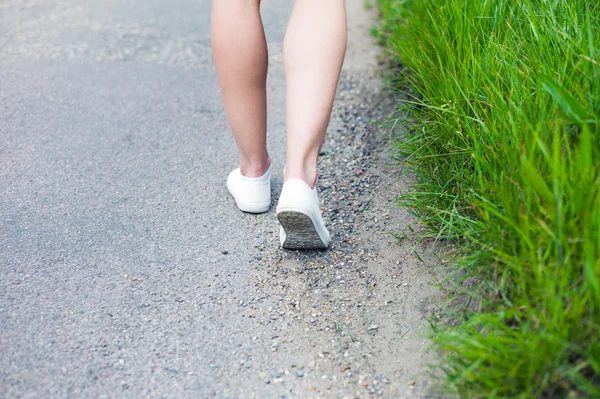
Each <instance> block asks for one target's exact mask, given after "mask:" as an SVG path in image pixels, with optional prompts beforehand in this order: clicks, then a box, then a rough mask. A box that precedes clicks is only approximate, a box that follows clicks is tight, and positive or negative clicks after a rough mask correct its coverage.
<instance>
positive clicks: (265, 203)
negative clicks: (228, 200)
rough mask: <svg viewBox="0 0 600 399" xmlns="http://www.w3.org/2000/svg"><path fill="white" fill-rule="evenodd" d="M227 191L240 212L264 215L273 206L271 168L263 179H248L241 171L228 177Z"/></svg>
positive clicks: (238, 170)
mask: <svg viewBox="0 0 600 399" xmlns="http://www.w3.org/2000/svg"><path fill="white" fill-rule="evenodd" d="M227 189H228V190H229V193H230V194H231V195H232V196H233V199H235V203H236V204H237V207H238V208H240V210H242V211H244V212H249V213H263V212H266V211H268V210H269V206H271V168H269V170H267V173H265V174H264V175H262V176H261V177H256V178H252V177H246V176H244V175H242V173H241V172H240V169H239V168H238V169H236V170H234V171H232V172H231V173H230V174H229V176H227Z"/></svg>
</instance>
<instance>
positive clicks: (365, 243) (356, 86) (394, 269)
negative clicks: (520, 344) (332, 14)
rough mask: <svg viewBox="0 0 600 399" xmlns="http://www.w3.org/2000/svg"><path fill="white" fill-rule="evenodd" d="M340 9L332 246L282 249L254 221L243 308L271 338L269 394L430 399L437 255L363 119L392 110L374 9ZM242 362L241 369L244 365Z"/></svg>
mask: <svg viewBox="0 0 600 399" xmlns="http://www.w3.org/2000/svg"><path fill="white" fill-rule="evenodd" d="M348 14H349V45H348V54H347V58H346V62H345V67H344V72H343V76H342V78H341V81H340V84H339V90H338V97H337V101H336V107H335V110H334V114H333V117H332V123H331V126H330V129H329V132H328V136H327V138H326V143H325V144H324V146H323V149H322V154H321V160H320V166H319V173H320V177H319V187H320V196H321V198H322V200H323V201H324V204H325V206H324V210H325V214H326V217H327V222H328V225H329V226H330V230H331V232H332V234H333V236H334V239H333V246H332V248H331V249H330V250H329V251H327V252H296V251H281V250H280V249H278V248H277V246H276V243H277V233H278V230H277V223H276V219H275V216H274V213H273V212H271V213H270V214H269V215H268V216H267V217H266V218H264V219H263V220H262V221H261V222H260V223H257V226H260V228H261V229H262V230H263V231H264V232H266V233H267V234H266V237H265V239H264V244H263V245H262V246H261V247H260V248H259V251H260V253H261V255H260V256H259V257H258V258H257V259H258V265H256V266H255V275H254V279H255V281H254V287H255V292H256V299H255V300H254V301H251V302H249V303H244V304H243V308H244V316H245V317H246V318H251V320H252V321H253V322H254V323H256V324H257V325H270V326H271V328H272V329H273V331H275V334H274V335H273V336H272V337H266V338H267V339H265V340H264V342H263V345H265V346H268V345H270V346H271V348H272V352H273V356H272V359H271V360H270V362H271V364H270V365H268V364H265V365H264V366H265V369H266V371H265V372H264V373H263V374H262V375H261V377H262V379H263V380H264V383H265V384H268V385H270V386H271V390H269V392H270V393H275V392H276V393H277V394H278V395H282V397H283V396H286V397H292V398H293V397H325V398H327V397H361V398H362V397H389V398H405V397H406V398H425V397H433V396H432V395H433V394H432V393H431V391H430V388H431V387H430V380H429V379H428V378H427V377H426V375H425V372H426V371H427V368H426V361H427V360H428V359H429V360H430V359H431V356H432V355H431V354H429V355H427V354H426V353H425V350H426V348H427V346H428V341H427V339H426V334H427V332H428V328H427V326H428V323H427V321H426V316H427V315H428V314H429V313H430V311H431V310H432V309H433V308H434V307H435V305H434V303H435V301H436V295H438V294H437V290H436V289H435V288H433V287H432V286H431V285H430V282H431V280H432V278H433V277H432V275H433V274H432V273H433V270H434V269H435V268H436V265H437V261H436V258H435V257H434V256H433V252H434V250H435V248H433V247H430V246H428V245H427V244H424V243H419V242H417V241H416V240H415V237H416V234H415V233H414V232H413V231H418V230H419V226H418V224H417V222H416V221H415V219H414V217H413V216H412V215H410V214H409V213H408V212H407V211H406V210H405V209H401V208H398V207H397V206H396V205H395V200H396V198H397V195H398V193H399V192H400V191H401V190H403V189H406V187H407V185H408V184H409V183H410V179H411V176H406V175H401V174H400V172H399V169H398V167H397V166H394V164H393V161H392V160H391V158H390V154H389V153H388V150H389V148H390V139H391V137H390V132H389V129H388V128H386V127H380V126H376V125H374V124H373V123H371V122H373V121H382V120H384V119H385V117H386V116H387V115H389V113H390V112H391V111H392V110H393V105H394V104H393V99H392V98H391V95H390V93H389V92H386V91H384V90H383V87H382V80H381V78H380V77H379V76H378V75H377V72H376V71H377V70H378V67H377V57H378V51H379V49H378V48H377V47H376V46H374V45H373V43H372V39H371V37H370V36H369V28H370V27H371V24H372V23H373V12H372V11H371V12H367V11H365V10H364V8H363V3H362V2H360V1H350V2H348ZM274 67H275V68H277V66H274ZM280 186H281V182H278V185H277V186H276V188H275V192H278V190H279V188H280ZM400 237H402V238H400ZM416 254H418V255H416ZM419 257H420V258H421V259H422V260H420V259H419ZM263 338H265V337H263ZM257 339H260V338H257ZM245 356H246V357H245V358H244V359H243V360H242V362H243V363H244V364H242V365H240V368H241V369H243V367H244V365H245V364H248V362H250V361H252V360H253V359H252V355H251V354H250V353H247V354H245Z"/></svg>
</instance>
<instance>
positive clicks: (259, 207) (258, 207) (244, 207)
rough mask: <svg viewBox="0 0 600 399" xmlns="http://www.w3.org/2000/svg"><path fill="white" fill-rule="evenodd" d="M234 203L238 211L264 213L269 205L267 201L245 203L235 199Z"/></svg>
mask: <svg viewBox="0 0 600 399" xmlns="http://www.w3.org/2000/svg"><path fill="white" fill-rule="evenodd" d="M235 204H236V205H237V207H238V208H239V210H240V211H242V212H246V213H265V212H267V211H268V210H269V208H270V207H271V203H270V202H267V203H266V204H245V203H243V202H238V201H235Z"/></svg>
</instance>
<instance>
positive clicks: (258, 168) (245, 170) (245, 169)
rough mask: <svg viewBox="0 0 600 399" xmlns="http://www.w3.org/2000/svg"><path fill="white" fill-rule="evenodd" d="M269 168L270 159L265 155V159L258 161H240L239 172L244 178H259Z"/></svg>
mask: <svg viewBox="0 0 600 399" xmlns="http://www.w3.org/2000/svg"><path fill="white" fill-rule="evenodd" d="M270 167H271V159H270V158H269V156H268V155H267V156H266V158H264V159H262V160H258V161H254V162H252V161H247V160H240V172H241V174H242V175H243V176H246V177H251V178H254V177H261V176H264V174H265V173H267V171H268V170H269V168H270Z"/></svg>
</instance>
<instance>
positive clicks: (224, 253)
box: [221, 250, 229, 255]
mask: <svg viewBox="0 0 600 399" xmlns="http://www.w3.org/2000/svg"><path fill="white" fill-rule="evenodd" d="M221 253H222V254H223V255H227V254H229V251H225V250H223V251H221Z"/></svg>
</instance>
